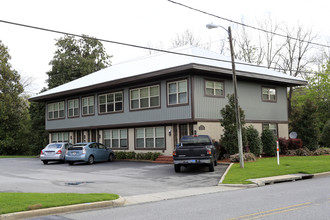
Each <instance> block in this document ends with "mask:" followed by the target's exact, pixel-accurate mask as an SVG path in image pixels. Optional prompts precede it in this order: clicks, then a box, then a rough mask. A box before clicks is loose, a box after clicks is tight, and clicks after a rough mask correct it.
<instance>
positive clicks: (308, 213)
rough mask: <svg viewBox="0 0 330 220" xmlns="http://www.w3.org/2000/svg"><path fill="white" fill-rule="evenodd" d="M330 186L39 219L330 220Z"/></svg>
mask: <svg viewBox="0 0 330 220" xmlns="http://www.w3.org/2000/svg"><path fill="white" fill-rule="evenodd" d="M329 183H330V177H329V176H326V177H319V178H314V179H309V180H301V181H297V182H287V183H278V184H274V185H268V186H264V187H258V188H249V189H242V190H235V191H226V192H221V193H213V194H205V195H201V196H191V197H186V198H181V199H172V200H165V201H161V202H154V203H145V204H139V205H130V206H123V207H118V208H109V209H101V210H94V211H89V212H80V213H69V214H62V215H57V216H47V217H42V218H35V219H43V220H46V219H47V220H50V219H52V220H59V219H80V220H83V219H98V220H99V219H125V220H129V219H134V220H138V219H143V220H148V219H150V220H151V219H152V220H154V219H171V220H174V219H189V220H194V219H196V220H197V219H217V220H219V219H220V220H221V219H227V220H229V219H230V220H242V219H244V220H247V219H274V220H275V219H276V220H277V219H299V220H304V219H308V220H310V219H330V184H329Z"/></svg>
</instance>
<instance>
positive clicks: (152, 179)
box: [0, 158, 227, 196]
mask: <svg viewBox="0 0 330 220" xmlns="http://www.w3.org/2000/svg"><path fill="white" fill-rule="evenodd" d="M0 167H1V169H0V192H41V193H59V192H70V193H115V194H119V195H121V196H132V195H140V194H146V193H155V192H163V191H171V190H180V189H185V188H191V187H205V186H215V185H217V184H218V182H219V180H220V178H221V176H222V175H223V173H224V172H225V169H226V168H227V165H218V166H216V167H215V172H208V168H206V167H192V168H187V169H184V168H183V170H182V172H181V173H175V172H174V168H173V165H172V164H155V163H147V162H130V161H114V162H111V163H109V162H107V163H96V164H93V165H86V164H75V165H74V166H69V165H68V164H64V163H57V162H54V163H51V162H50V163H49V164H48V165H43V164H42V162H41V161H40V159H38V158H11V159H0Z"/></svg>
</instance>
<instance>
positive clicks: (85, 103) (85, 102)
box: [82, 96, 94, 115]
mask: <svg viewBox="0 0 330 220" xmlns="http://www.w3.org/2000/svg"><path fill="white" fill-rule="evenodd" d="M93 114H94V96H88V97H84V98H82V115H93Z"/></svg>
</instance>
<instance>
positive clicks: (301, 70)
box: [278, 26, 316, 116]
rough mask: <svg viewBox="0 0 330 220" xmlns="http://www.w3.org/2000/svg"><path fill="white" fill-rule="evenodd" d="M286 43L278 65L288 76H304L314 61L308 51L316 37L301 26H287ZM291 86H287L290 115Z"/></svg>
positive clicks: (289, 111)
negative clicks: (293, 27) (295, 27)
mask: <svg viewBox="0 0 330 220" xmlns="http://www.w3.org/2000/svg"><path fill="white" fill-rule="evenodd" d="M286 32H287V39H286V44H285V46H284V47H283V49H282V50H281V52H280V57H281V60H280V63H278V64H279V67H280V68H281V69H283V71H284V72H285V73H286V74H288V75H290V76H294V77H297V76H301V77H303V78H305V77H306V74H305V72H306V70H307V69H308V65H310V64H314V63H315V61H316V60H315V58H314V57H311V56H308V52H309V51H310V50H311V49H312V48H313V45H312V44H311V42H312V41H313V40H314V39H315V38H316V35H313V33H312V30H311V29H308V30H305V29H304V28H303V27H302V26H297V29H292V28H289V27H287V28H286ZM292 92H293V89H292V86H290V87H289V94H288V113H289V116H291V110H292V109H291V99H292Z"/></svg>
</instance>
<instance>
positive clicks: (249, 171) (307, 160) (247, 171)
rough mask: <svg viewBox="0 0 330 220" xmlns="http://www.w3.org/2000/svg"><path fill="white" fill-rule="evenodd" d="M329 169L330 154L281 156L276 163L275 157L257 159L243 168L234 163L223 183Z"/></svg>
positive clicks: (243, 182)
mask: <svg viewBox="0 0 330 220" xmlns="http://www.w3.org/2000/svg"><path fill="white" fill-rule="evenodd" d="M328 171H330V155H323V156H305V157H298V156H296V157H281V158H280V165H277V159H276V157H272V158H261V159H257V161H256V162H245V164H244V168H240V164H239V163H237V164H234V165H233V166H232V167H231V168H230V170H229V172H228V173H227V175H226V177H225V179H224V181H223V182H222V183H223V184H249V183H251V182H250V181H247V180H248V179H256V178H262V177H270V176H280V175H287V174H296V173H305V174H315V173H322V172H328Z"/></svg>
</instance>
